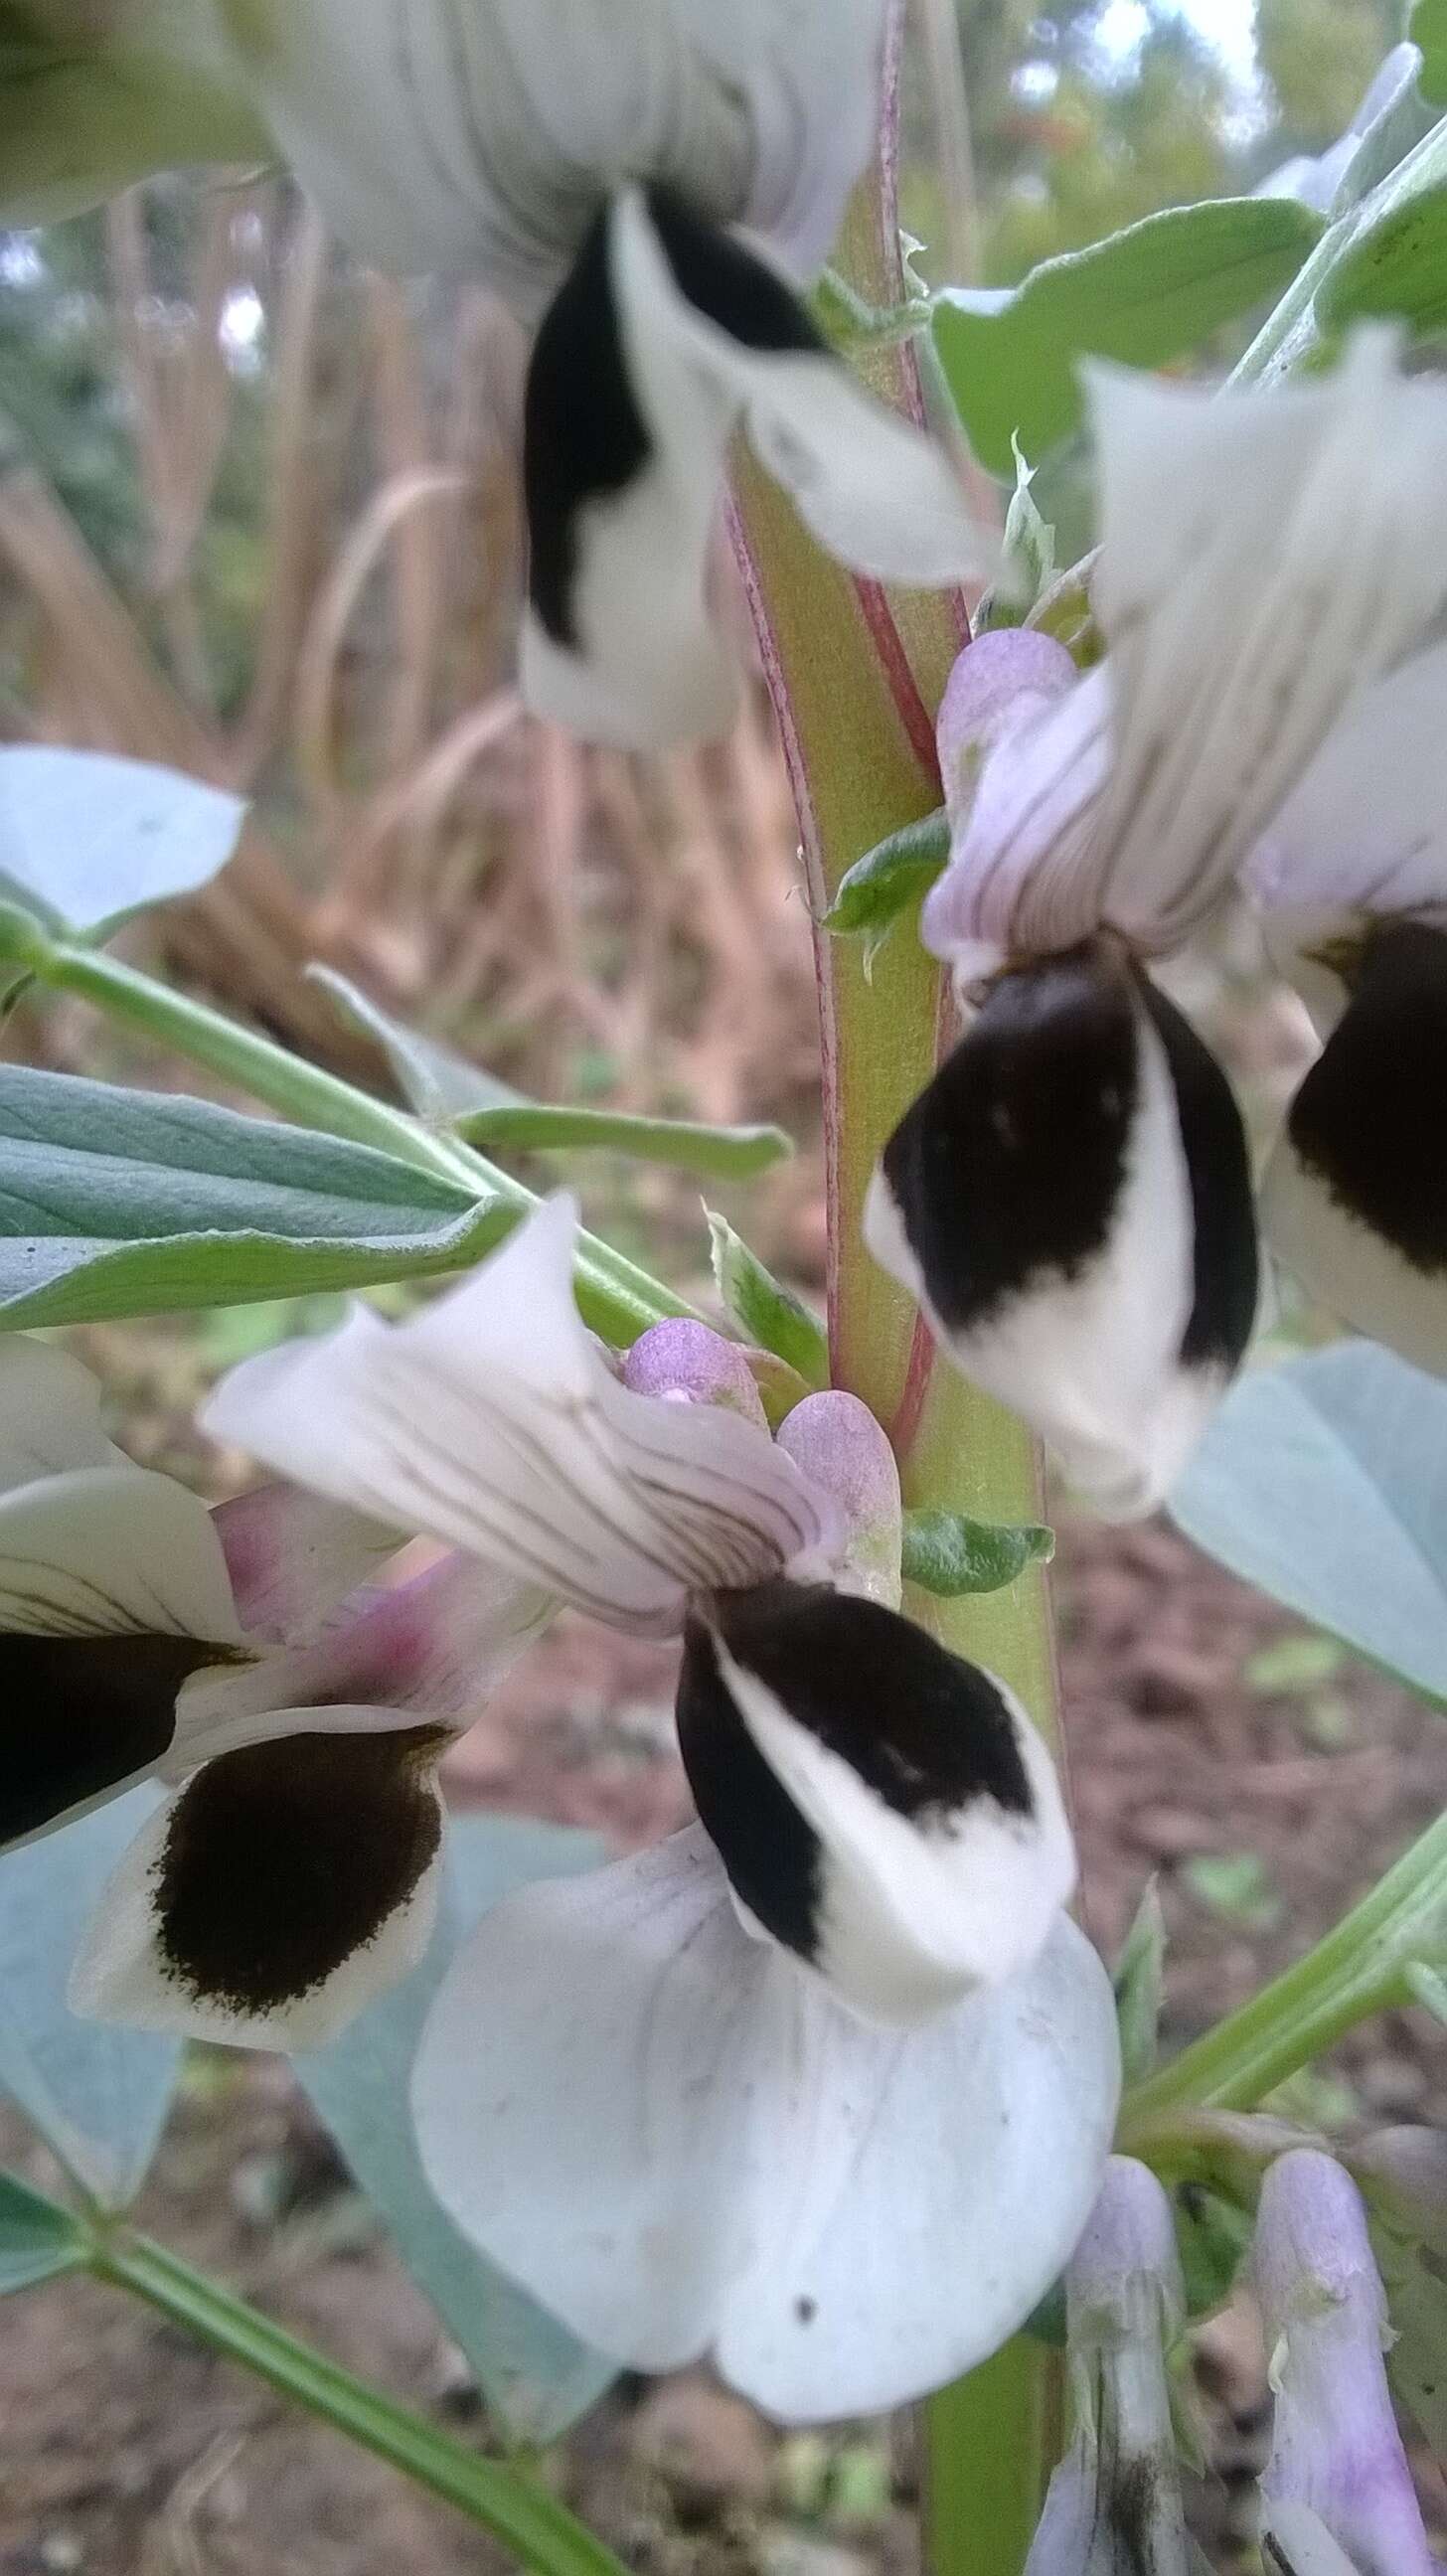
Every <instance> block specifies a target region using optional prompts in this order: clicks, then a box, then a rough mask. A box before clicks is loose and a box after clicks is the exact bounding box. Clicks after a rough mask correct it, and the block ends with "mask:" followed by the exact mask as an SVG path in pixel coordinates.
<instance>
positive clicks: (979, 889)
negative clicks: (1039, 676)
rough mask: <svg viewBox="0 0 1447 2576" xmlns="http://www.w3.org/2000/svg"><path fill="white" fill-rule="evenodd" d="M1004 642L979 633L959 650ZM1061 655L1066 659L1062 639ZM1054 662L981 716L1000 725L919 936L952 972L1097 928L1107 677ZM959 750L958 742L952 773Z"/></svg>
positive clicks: (1060, 943)
mask: <svg viewBox="0 0 1447 2576" xmlns="http://www.w3.org/2000/svg"><path fill="white" fill-rule="evenodd" d="M1010 640H1012V639H1011V638H1009V637H1006V636H1000V637H998V638H995V637H987V636H982V637H981V639H980V642H979V643H978V644H972V645H970V646H969V647H968V649H967V651H966V653H965V654H964V656H963V657H962V658H963V660H964V661H965V662H968V661H969V660H970V658H971V655H973V654H975V653H979V652H982V651H983V649H984V646H985V644H986V643H990V642H996V641H998V642H1000V643H1005V642H1007V641H1010ZM1014 640H1020V639H1014ZM1030 640H1032V641H1034V642H1036V643H1039V642H1043V641H1045V640H1046V639H1045V638H1042V637H1034V638H1032V639H1030ZM1056 651H1057V652H1058V653H1059V655H1060V659H1061V661H1063V662H1065V663H1067V664H1069V663H1070V657H1069V655H1068V654H1067V653H1065V652H1064V649H1063V647H1058V646H1057V647H1056ZM957 667H958V666H957ZM1051 668H1052V670H1053V671H1054V674H1055V680H1056V683H1057V684H1056V685H1054V686H1053V687H1052V688H1051V689H1049V690H1047V689H1041V688H1034V689H1021V690H1020V692H1019V694H1018V697H1017V698H1016V699H1015V701H1014V702H1013V706H1011V707H1007V709H1006V710H1005V712H1004V714H1003V716H997V717H994V718H989V717H988V716H987V721H991V722H993V723H994V725H995V731H994V734H993V737H992V740H991V743H990V744H989V746H988V747H987V748H986V750H985V754H984V765H983V767H982V768H981V770H980V772H979V777H978V781H977V783H976V786H975V789H974V794H973V797H972V798H970V799H969V800H968V801H962V803H961V807H960V812H959V818H958V820H957V822H956V823H955V826H954V831H953V839H952V845H951V846H952V856H951V859H950V864H949V866H948V867H947V868H946V870H945V873H944V875H943V876H942V877H940V878H939V879H938V880H937V881H936V883H935V884H934V885H932V886H931V888H930V890H929V893H928V894H927V895H926V897H925V902H924V910H923V913H922V914H921V917H920V935H921V937H922V938H923V940H924V944H925V946H926V947H927V948H928V949H930V950H931V951H932V952H933V954H934V955H935V956H936V957H940V958H943V959H944V960H945V961H946V962H947V963H948V964H950V965H952V966H954V967H955V968H956V970H957V972H958V971H960V970H961V969H962V968H963V969H964V971H966V972H975V971H978V967H979V964H981V963H988V962H990V959H989V954H987V955H986V957H985V958H983V959H981V958H980V956H979V952H980V951H982V950H983V951H985V952H991V953H993V956H994V957H996V958H998V957H1000V956H1003V955H1010V954H1014V955H1016V956H1020V957H1029V956H1046V955H1049V954H1050V953H1051V951H1052V950H1055V949H1061V948H1073V947H1075V946H1077V945H1078V944H1079V943H1080V941H1082V940H1083V939H1087V938H1089V937H1090V935H1091V934H1092V932H1094V931H1096V930H1098V929H1099V928H1100V926H1101V917H1102V916H1101V902H1102V878H1103V869H1104V857H1103V852H1104V844H1103V843H1102V841H1101V837H1100V820H1101V813H1102V810H1103V800H1104V796H1105V791H1106V787H1107V784H1108V781H1109V769H1110V674H1109V670H1108V668H1107V666H1106V664H1104V663H1100V664H1098V665H1097V667H1096V668H1095V670H1093V671H1089V672H1087V674H1086V676H1085V678H1084V679H1080V678H1078V677H1076V676H1075V674H1074V666H1073V664H1071V665H1070V670H1071V683H1070V685H1068V686H1067V685H1064V684H1063V683H1064V673H1063V672H1061V671H1060V668H1059V664H1058V663H1053V664H1052V665H1051ZM952 733H953V727H952ZM963 757H964V753H963V749H962V750H961V752H960V753H959V754H958V755H957V757H956V759H955V762H954V764H953V766H954V767H955V770H956V774H957V775H959V774H961V773H960V760H961V758H963Z"/></svg>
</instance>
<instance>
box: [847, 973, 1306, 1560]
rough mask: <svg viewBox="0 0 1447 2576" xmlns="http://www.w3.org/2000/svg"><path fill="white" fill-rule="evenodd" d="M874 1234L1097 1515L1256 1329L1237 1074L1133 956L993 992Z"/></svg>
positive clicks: (909, 1125) (886, 1161)
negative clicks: (1233, 1087)
mask: <svg viewBox="0 0 1447 2576" xmlns="http://www.w3.org/2000/svg"><path fill="white" fill-rule="evenodd" d="M865 1234H866V1239H867V1241H868V1244H869V1247H870V1250H871V1251H872V1252H873V1254H874V1256H875V1258H876V1260H878V1261H880V1262H881V1263H882V1264H883V1266H884V1267H885V1269H887V1270H889V1271H890V1272H891V1273H892V1275H893V1276H894V1277H896V1278H898V1279H900V1280H901V1281H902V1282H903V1283H904V1285H905V1286H907V1287H909V1288H911V1289H912V1290H913V1291H914V1293H915V1294H916V1296H917V1297H918V1298H919V1300H920V1303H921V1306H922V1307H923V1309H924V1312H925V1314H926V1315H927V1316H928V1318H929V1320H930V1323H931V1325H932V1327H933V1329H934V1331H935V1333H936V1335H937V1337H938V1339H939V1340H940V1342H941V1344H942V1346H943V1348H944V1349H945V1350H946V1351H947V1352H948V1353H949V1355H950V1357H951V1358H952V1359H953V1360H954V1362H955V1364H956V1366H957V1367H959V1368H960V1369H961V1370H962V1371H963V1373H964V1375H965V1376H967V1377H969V1378H971V1379H973V1380H974V1381H975V1382H976V1383H977V1384H978V1385H980V1386H983V1387H985V1388H986V1389H988V1391H989V1392H990V1393H991V1394H993V1395H996V1396H998V1397H999V1398H1000V1400H1001V1401H1002V1402H1003V1403H1006V1404H1008V1405H1010V1406H1012V1407H1013V1409H1014V1410H1015V1411H1016V1412H1018V1413H1020V1414H1022V1415H1023V1416H1024V1418H1025V1420H1026V1421H1027V1422H1029V1423H1030V1424H1031V1425H1032V1426H1033V1427H1034V1429H1036V1430H1037V1431H1038V1432H1039V1433H1040V1434H1041V1435H1042V1437H1043V1438H1044V1439H1045V1440H1046V1441H1048V1443H1049V1444H1050V1447H1051V1448H1052V1450H1053V1451H1054V1452H1055V1455H1056V1457H1057V1458H1058V1459H1059V1461H1060V1464H1061V1466H1062V1467H1063V1468H1064V1470H1065V1472H1066V1474H1067V1475H1068V1476H1069V1478H1070V1479H1071V1481H1072V1483H1073V1484H1075V1485H1076V1486H1077V1487H1078V1488H1079V1490H1080V1491H1081V1492H1082V1493H1083V1494H1085V1495H1087V1496H1088V1497H1089V1498H1090V1500H1091V1501H1092V1502H1093V1503H1095V1505H1096V1506H1097V1508H1098V1509H1099V1510H1101V1511H1103V1512H1106V1513H1108V1514H1110V1515H1112V1516H1114V1517H1120V1518H1128V1517H1131V1516H1133V1515H1135V1514H1137V1513H1140V1512H1145V1511H1149V1510H1150V1509H1151V1508H1152V1507H1153V1505H1154V1504H1155V1503H1157V1502H1159V1500H1160V1498H1161V1496H1162V1494H1163V1493H1164V1492H1165V1491H1166V1490H1167V1488H1168V1487H1169V1485H1170V1484H1171V1482H1172V1480H1173V1478H1174V1477H1175V1475H1176V1474H1177V1472H1178V1470H1179V1469H1180V1467H1181V1466H1182V1465H1183V1464H1184V1462H1185V1459H1186V1457H1187V1456H1188V1455H1189V1453H1190V1451H1191V1449H1192V1447H1193V1446H1194V1444H1195V1442H1196V1440H1197V1439H1198V1437H1199V1436H1200V1433H1201V1431H1202V1429H1203V1428H1204V1426H1205V1423H1206V1420H1207V1418H1208V1416H1209V1414H1210V1411H1211V1409H1212V1407H1213V1406H1214V1405H1215V1403H1216V1402H1217V1401H1218V1400H1219V1398H1220V1396H1221V1394H1222V1393H1223V1391H1224V1389H1225V1386H1226V1384H1227V1383H1228V1381H1229V1378H1230V1376H1231V1374H1232V1372H1233V1370H1234V1369H1235V1367H1236V1365H1237V1362H1238V1361H1239V1359H1240V1357H1241V1354H1242V1352H1243V1350H1244V1348H1245V1345H1246V1342H1247V1339H1248V1337H1249V1334H1250V1330H1251V1324H1252V1319H1253V1315H1254V1311H1255V1302H1256V1234H1255V1221H1254V1217H1253V1213H1252V1204H1251V1183H1250V1170H1249V1165H1248V1161H1247V1155H1246V1146H1245V1138H1244V1134H1243V1131H1242V1127H1241V1120H1240V1115H1239V1112H1238V1111H1237V1109H1236V1107H1235V1104H1234V1101H1233V1100H1232V1098H1231V1094H1230V1090H1229V1087H1228V1085H1227V1083H1226V1080H1225V1077H1224V1075H1223V1074H1222V1073H1221V1072H1220V1069H1219V1068H1218V1067H1217V1065H1216V1064H1215V1062H1214V1060H1213V1059H1212V1058H1211V1057H1210V1056H1209V1054H1208V1053H1207V1051H1206V1049H1205V1048H1204V1047H1203V1046H1202V1044H1201V1042H1200V1040H1199V1039H1198V1038H1196V1037H1195V1036H1194V1034H1193V1033H1192V1031H1191V1030H1190V1029H1189V1027H1188V1026H1187V1024H1186V1023H1185V1021H1184V1020H1183V1019H1182V1018H1181V1015H1180V1014H1179V1012H1177V1011H1176V1010H1175V1009H1174V1007H1173V1006H1172V1005H1171V1004H1170V1003H1169V1002H1168V1001H1167V1000H1166V998H1165V996H1164V995H1163V994H1162V993H1160V992H1159V991H1158V990H1157V988H1156V987H1155V986H1153V985H1152V984H1151V983H1150V982H1149V981H1148V980H1147V979H1146V978H1145V977H1144V976H1143V975H1142V974H1141V973H1140V972H1139V970H1138V969H1137V968H1136V967H1135V966H1134V965H1133V964H1132V963H1131V962H1130V960H1129V959H1128V958H1127V957H1126V955H1125V953H1124V952H1123V951H1122V950H1121V949H1119V948H1118V947H1117V946H1116V945H1115V944H1114V943H1110V942H1099V943H1095V944H1093V945H1091V946H1088V947H1082V948H1080V949H1077V950H1074V951H1071V952H1069V953H1067V954H1063V955H1061V956H1058V957H1055V958H1052V959H1047V960H1044V961H1042V962H1041V963H1040V964H1038V965H1035V966H1032V967H1028V968H1024V967H1022V968H1020V969H1017V970H1012V971H1010V972H1007V973H1005V974H1002V975H1001V976H999V977H998V978H997V979H995V981H994V982H993V983H991V984H990V985H989V987H988V988H987V990H986V992H985V995H984V999H983V1002H982V1005H981V1008H980V1009H979V1011H978V1013H977V1015H976V1017H975V1019H974V1021H973V1023H972V1025H971V1026H970V1028H969V1029H968V1030H967V1032H966V1035H965V1037H964V1039H963V1040H962V1042H961V1044H960V1045H959V1046H958V1047H957V1048H956V1050H955V1052H954V1054H953V1055H952V1056H951V1057H950V1058H949V1059H948V1061H947V1062H946V1064H945V1065H944V1066H943V1067H942V1069H941V1071H940V1072H939V1074H937V1075H936V1077H935V1079H934V1081H933V1082H932V1083H931V1084H930V1086H929V1087H928V1089H927V1090H926V1091H925V1092H924V1093H923V1094H922V1095H921V1097H920V1099H919V1100H918V1101H917V1102H916V1103H915V1105H914V1107H913V1109H912V1110H910V1111H909V1112H908V1114H907V1115H906V1117H905V1118H904V1119H903V1120H902V1122H901V1124H900V1126H899V1127H898V1128H897V1129H896V1131H895V1134H894V1136H893V1137H892V1138H891V1140H890V1143H889V1145H888V1146H887V1148H886V1150H885V1154H884V1157H883V1160H882V1162H881V1164H880V1168H879V1171H878V1172H877V1173H876V1175H875V1179H874V1182H873V1184H872V1186H871V1190H870V1196H869V1201H868V1205H867V1208H866V1212H865Z"/></svg>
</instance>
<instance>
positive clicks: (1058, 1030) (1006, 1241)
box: [884, 939, 1139, 1332]
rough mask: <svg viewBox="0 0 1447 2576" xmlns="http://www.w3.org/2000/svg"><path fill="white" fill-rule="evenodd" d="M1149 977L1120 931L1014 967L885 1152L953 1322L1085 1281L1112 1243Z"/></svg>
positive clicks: (924, 1266)
mask: <svg viewBox="0 0 1447 2576" xmlns="http://www.w3.org/2000/svg"><path fill="white" fill-rule="evenodd" d="M1137 1059H1138V1024H1137V1016H1136V998H1135V978H1134V975H1133V972H1132V969H1131V967H1130V963H1129V960H1128V958H1127V956H1126V953H1125V951H1124V949H1123V948H1122V947H1121V946H1120V945H1119V943H1118V942H1116V941H1114V940H1104V939H1101V940H1088V941H1086V942H1085V943H1084V944H1083V945H1082V946H1080V947H1078V948H1072V949H1068V950H1065V951H1062V953H1061V954H1060V955H1059V956H1058V957H1049V958H1043V959H1041V960H1039V961H1038V962H1035V963H1032V964H1030V965H1026V966H1019V967H1012V968H1008V969H1007V970H1006V971H1005V973H1004V974H1002V975H999V976H997V977H996V978H995V980H994V981H993V982H992V983H991V985H990V987H989V990H988V992H987V994H986V997H985V1000H984V1003H983V1006H982V1008H981V1009H980V1011H979V1013H978V1015H977V1017H976V1018H975V1020H974V1022H973V1024H972V1025H971V1027H970V1029H969V1031H968V1033H967V1034H966V1036H965V1037H964V1038H963V1039H962V1040H961V1042H960V1044H959V1045H958V1046H957V1047H956V1049H955V1051H954V1053H953V1055H952V1056H950V1057H949V1059H948V1061H947V1062H946V1063H945V1064H943V1065H942V1066H941V1067H940V1070H939V1072H938V1073H937V1074H936V1075H935V1077H934V1080H933V1081H932V1082H931V1083H930V1084H929V1085H928V1087H927V1089H925V1090H924V1091H923V1092H921V1094H920V1096H919V1098H918V1100H916V1102H915V1103H914V1106H913V1107H912V1108H911V1109H910V1110H908V1111H907V1112H906V1114H905V1116H904V1117H903V1118H902V1119H901V1120H900V1123H899V1125H898V1127H896V1129H895V1131H894V1134H893V1136H892V1137H891V1138H890V1140H889V1143H888V1145H887V1146H886V1147H885V1151H884V1176H885V1180H886V1182H887V1183H888V1186H889V1189H890V1191H891V1193H892V1195H893V1197H894V1199H895V1201H896V1203H897V1205H898V1207H899V1211H900V1215H901V1218H902V1220H903V1223H904V1228H905V1232H906V1235H907V1237H908V1240H909V1244H910V1248H911V1250H912V1251H913V1253H914V1256H915V1259H916V1260H917V1261H918V1263H919V1266H920V1270H921V1273H922V1274H923V1278H924V1284H925V1288H926V1290H927V1292H928V1295H929V1298H930V1302H931V1304H932V1305H933V1306H934V1308H935V1311H936V1313H937V1314H938V1315H939V1317H940V1319H941V1321H942V1322H943V1324H944V1325H945V1327H946V1329H947V1330H948V1331H950V1332H968V1331H970V1330H971V1329H973V1328H974V1327H975V1326H976V1325H979V1324H982V1323H986V1322H988V1321H989V1320H990V1319H991V1318H992V1317H993V1316H994V1315H995V1314H997V1313H998V1311H999V1309H1000V1308H1001V1307H1002V1306H1005V1305H1007V1304H1008V1303H1009V1301H1010V1300H1011V1299H1012V1298H1014V1297H1017V1296H1018V1295H1019V1294H1020V1292H1021V1291H1022V1289H1024V1288H1026V1287H1030V1286H1033V1285H1035V1284H1037V1283H1039V1282H1041V1281H1042V1280H1044V1279H1049V1278H1052V1277H1053V1278H1063V1279H1067V1280H1068V1279H1075V1278H1078V1277H1079V1275H1080V1273H1081V1272H1082V1271H1083V1270H1084V1269H1085V1268H1086V1266H1087V1265H1088V1263H1090V1262H1091V1261H1092V1260H1093V1259H1094V1258H1095V1257H1096V1256H1097V1255H1098V1254H1099V1253H1100V1252H1101V1251H1103V1250H1104V1248H1105V1245H1106V1243H1107V1242H1108V1240H1109V1236H1110V1229H1111V1224H1112V1220H1113V1218H1114V1215H1115V1211H1116V1206H1117V1203H1118V1200H1119V1197H1120V1192H1121V1187H1122V1184H1123V1182H1124V1180H1125V1177H1126V1171H1127V1156H1128V1153H1129V1148H1130V1136H1131V1125H1132V1120H1133V1118H1134V1114H1135V1108H1136V1100H1137V1095H1138V1089H1139V1068H1138V1061H1137Z"/></svg>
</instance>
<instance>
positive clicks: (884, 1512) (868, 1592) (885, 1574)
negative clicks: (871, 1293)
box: [778, 1388, 903, 1610]
mask: <svg viewBox="0 0 1447 2576" xmlns="http://www.w3.org/2000/svg"><path fill="white" fill-rule="evenodd" d="M778 1445H779V1447H780V1448H781V1449H783V1450H785V1451H786V1452H787V1454H788V1456H789V1457H791V1458H792V1459H793V1461H794V1464H795V1466H796V1467H797V1468H798V1469H799V1470H800V1473H801V1474H802V1475H804V1476H806V1477H807V1478H808V1480H809V1483H810V1484H811V1485H815V1486H817V1487H818V1488H819V1490H820V1492H821V1493H825V1494H828V1495H829V1496H830V1497H831V1499H832V1500H833V1501H834V1502H836V1503H837V1504H838V1506H839V1509H840V1512H841V1515H842V1517H843V1522H844V1536H843V1542H842V1545H841V1548H840V1551H839V1554H838V1556H837V1558H836V1559H835V1563H834V1567H833V1569H832V1571H833V1578H834V1581H835V1583H836V1584H837V1587H838V1589H839V1590H840V1591H841V1592H853V1593H857V1594H859V1596H860V1597H861V1598H862V1599H863V1600H866V1601H881V1602H883V1604H884V1606H885V1608H886V1609H888V1610H897V1609H898V1608H899V1601H900V1590H901V1578H900V1550H901V1546H902V1542H903V1514H902V1509H901V1504H900V1492H899V1469H898V1467H897V1466H896V1465H895V1463H894V1451H893V1450H892V1449H891V1447H890V1445H889V1441H888V1439H887V1438H886V1436H885V1434H884V1432H883V1430H882V1429H881V1428H880V1425H879V1424H878V1423H877V1422H876V1421H875V1418H874V1416H873V1414H872V1413H871V1412H870V1410H869V1407H868V1405H867V1404H861V1402H860V1400H859V1398H858V1396H857V1395H846V1394H845V1393H844V1392H843V1390H842V1389H838V1388H831V1389H828V1390H826V1392H825V1393H824V1394H822V1395H809V1396H806V1397H805V1399H804V1401H803V1403H802V1404H796V1405H795V1407H794V1410H793V1412H792V1413H790V1414H788V1415H786V1416H785V1419H784V1421H783V1422H782V1424H781V1425H780V1428H779V1434H778Z"/></svg>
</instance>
